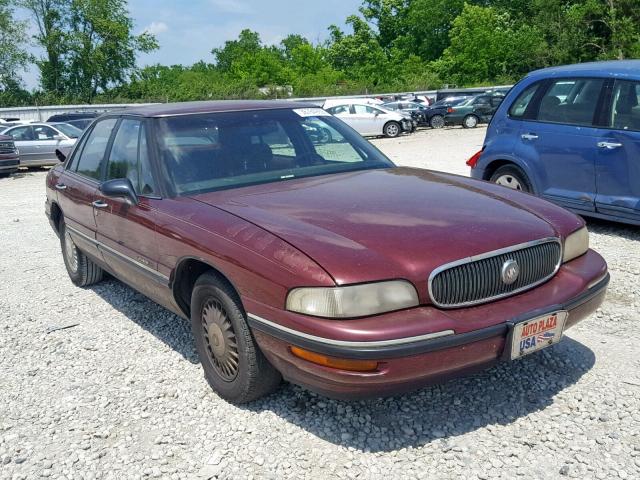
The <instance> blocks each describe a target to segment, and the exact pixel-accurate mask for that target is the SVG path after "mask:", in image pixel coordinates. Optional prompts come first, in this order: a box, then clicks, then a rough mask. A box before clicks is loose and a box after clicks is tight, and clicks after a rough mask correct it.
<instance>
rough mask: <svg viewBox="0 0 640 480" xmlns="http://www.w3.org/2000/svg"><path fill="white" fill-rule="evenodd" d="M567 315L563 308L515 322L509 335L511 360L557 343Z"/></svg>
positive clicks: (560, 337)
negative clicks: (511, 333)
mask: <svg viewBox="0 0 640 480" xmlns="http://www.w3.org/2000/svg"><path fill="white" fill-rule="evenodd" d="M567 316H568V313H567V312H566V311H565V310H560V311H558V312H554V313H550V314H547V315H543V316H541V317H537V318H533V319H531V320H527V321H526V322H521V323H517V324H515V325H514V326H513V335H512V336H511V339H512V340H511V360H515V359H516V358H520V357H524V356H525V355H529V354H530V353H533V352H537V351H538V350H541V349H543V348H545V347H548V346H549V345H553V344H554V343H558V342H559V341H560V340H561V339H562V331H563V330H564V324H565V321H566V320H567Z"/></svg>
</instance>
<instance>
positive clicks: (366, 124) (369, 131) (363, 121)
mask: <svg viewBox="0 0 640 480" xmlns="http://www.w3.org/2000/svg"><path fill="white" fill-rule="evenodd" d="M351 119H352V122H353V123H354V125H357V128H356V130H358V132H359V133H361V134H362V135H380V134H381V133H382V126H380V127H378V123H379V122H378V119H377V117H376V115H375V114H374V110H373V108H371V107H369V106H368V105H360V104H355V105H351Z"/></svg>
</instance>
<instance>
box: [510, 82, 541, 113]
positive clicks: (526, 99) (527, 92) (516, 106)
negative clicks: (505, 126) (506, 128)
mask: <svg viewBox="0 0 640 480" xmlns="http://www.w3.org/2000/svg"><path fill="white" fill-rule="evenodd" d="M540 85H541V84H540V83H539V82H538V83H534V84H533V85H529V86H528V87H527V88H525V89H524V90H523V91H522V93H521V94H520V95H518V98H516V101H515V102H513V104H512V105H511V108H510V109H509V116H511V117H515V118H522V117H524V114H525V113H526V111H527V108H528V107H529V104H530V103H531V100H532V99H533V96H534V95H535V94H536V92H537V91H538V87H539V86H540Z"/></svg>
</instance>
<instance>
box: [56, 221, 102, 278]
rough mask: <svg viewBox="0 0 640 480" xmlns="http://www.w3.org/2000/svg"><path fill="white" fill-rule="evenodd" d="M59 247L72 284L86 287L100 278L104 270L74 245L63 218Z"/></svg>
mask: <svg viewBox="0 0 640 480" xmlns="http://www.w3.org/2000/svg"><path fill="white" fill-rule="evenodd" d="M60 247H61V248H62V258H63V259H64V266H65V267H66V268H67V273H68V274H69V278H71V281H72V282H73V283H74V285H76V286H78V287H88V286H89V285H93V284H95V283H98V282H100V281H101V280H102V278H103V276H104V271H103V270H102V268H100V267H99V266H98V265H96V264H95V263H94V262H93V261H92V260H91V259H89V258H88V257H87V256H86V255H85V254H84V253H82V251H81V250H80V249H79V248H78V247H76V245H75V243H74V242H73V239H72V238H71V236H70V235H69V232H68V231H67V226H66V225H65V223H64V219H61V220H60Z"/></svg>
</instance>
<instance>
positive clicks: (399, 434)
mask: <svg viewBox="0 0 640 480" xmlns="http://www.w3.org/2000/svg"><path fill="white" fill-rule="evenodd" d="M91 289H92V290H93V291H94V292H95V293H96V294H97V295H99V296H100V297H101V298H103V299H104V300H105V301H106V302H107V303H109V304H110V305H111V306H113V307H114V308H115V309H116V310H118V311H119V312H120V313H122V314H123V315H125V316H126V317H127V318H129V319H130V320H132V321H133V322H135V323H136V324H137V325H139V326H140V327H141V328H143V329H144V330H146V331H147V332H149V333H151V334H152V335H154V336H155V337H156V338H158V339H159V340H161V341H163V342H164V343H165V344H166V345H168V346H169V347H171V348H172V349H173V350H175V351H176V352H178V353H180V354H181V355H182V356H183V357H184V358H185V359H186V360H187V361H189V362H191V363H194V364H197V363H199V360H198V355H197V352H196V350H195V346H194V342H193V338H192V335H191V326H190V324H189V322H187V321H184V320H183V319H181V318H179V317H178V316H176V315H174V314H173V313H171V312H169V311H168V310H166V309H165V308H163V307H161V306H159V305H157V304H156V303H154V302H153V301H151V300H149V299H147V298H146V297H145V296H144V295H142V294H140V293H138V292H136V291H135V290H133V289H131V288H130V287H128V286H127V285H125V284H123V283H121V282H119V281H117V280H113V279H108V280H106V281H104V282H101V283H99V284H97V285H94V286H93V287H91ZM594 363H595V355H594V353H593V352H592V351H591V350H590V349H589V348H587V347H586V346H585V345H583V344H581V343H579V342H577V341H575V340H573V339H571V338H570V337H565V338H564V339H563V341H562V342H560V343H559V344H557V345H554V346H552V347H549V348H547V349H545V350H542V351H541V352H538V353H535V354H532V355H530V356H528V357H525V358H523V359H521V360H518V361H515V362H506V363H500V364H498V365H496V366H494V367H492V368H490V369H488V370H485V371H483V372H481V373H478V374H475V375H470V376H467V377H462V378H458V379H454V380H451V381H449V382H447V383H444V384H438V385H433V386H429V387H426V388H422V389H420V390H418V391H416V392H414V393H408V394H404V395H401V396H396V397H388V398H380V399H372V400H360V401H353V402H349V401H341V400H332V399H328V398H326V397H323V396H321V395H317V394H315V393H312V392H310V391H308V390H305V389H304V388H301V387H298V386H295V385H291V384H288V383H283V385H282V387H281V388H280V389H278V391H277V392H275V393H273V394H272V395H270V396H268V397H265V398H263V399H260V400H257V401H255V402H253V403H251V404H249V405H244V406H240V407H238V408H239V409H242V410H246V411H250V412H253V413H262V412H267V411H269V412H272V413H274V414H275V415H277V416H278V417H280V418H282V419H283V420H285V421H287V422H289V423H291V424H293V425H297V426H298V427H300V428H302V429H304V430H306V431H308V432H310V433H311V434H313V435H315V436H317V437H318V438H321V439H323V440H325V441H328V442H331V443H334V444H336V445H342V446H345V447H351V448H354V449H357V450H360V451H368V452H386V451H391V450H397V449H400V448H407V447H417V446H421V445H425V444H427V443H429V442H432V441H434V440H436V439H442V441H443V442H445V445H444V446H443V448H446V445H448V444H449V441H450V438H452V437H456V436H458V435H462V434H464V433H466V432H469V431H473V430H476V429H480V428H483V427H487V426H490V425H507V424H509V423H511V422H513V421H515V420H516V419H519V418H523V417H526V416H527V415H530V414H532V413H534V412H537V411H540V410H543V409H545V408H547V407H549V406H550V405H552V404H553V401H554V397H555V395H557V394H558V393H560V392H561V391H562V390H563V389H565V388H567V387H569V386H571V385H573V384H575V383H576V382H578V380H580V378H581V377H582V376H583V375H584V374H585V373H586V372H588V371H589V370H590V369H591V368H592V367H593V365H594ZM211 395H215V393H214V392H212V393H211ZM363 425H366V427H365V428H363Z"/></svg>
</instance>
